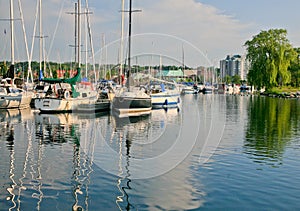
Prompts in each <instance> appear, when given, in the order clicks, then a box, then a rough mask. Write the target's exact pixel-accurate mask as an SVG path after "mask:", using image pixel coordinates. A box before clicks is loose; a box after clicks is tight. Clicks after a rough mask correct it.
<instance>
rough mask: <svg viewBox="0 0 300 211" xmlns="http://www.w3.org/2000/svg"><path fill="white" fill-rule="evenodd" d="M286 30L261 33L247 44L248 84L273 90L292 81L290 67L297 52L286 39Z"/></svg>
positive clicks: (271, 30)
mask: <svg viewBox="0 0 300 211" xmlns="http://www.w3.org/2000/svg"><path fill="white" fill-rule="evenodd" d="M286 35H287V31H286V30H285V29H270V30H268V31H261V32H260V33H259V34H258V35H255V36H254V37H253V39H252V40H248V41H247V42H246V43H245V46H246V48H247V59H248V60H249V62H250V70H249V74H248V82H249V83H250V84H252V85H254V86H257V87H258V88H262V87H264V86H265V87H266V88H267V89H268V88H272V87H274V86H278V85H285V84H288V83H290V81H291V72H290V71H289V69H288V68H289V66H290V65H291V62H293V61H294V60H295V59H296V58H297V55H298V54H297V52H296V51H295V50H294V49H293V48H292V45H291V44H290V43H289V41H288V39H287V38H286Z"/></svg>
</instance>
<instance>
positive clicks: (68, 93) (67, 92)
mask: <svg viewBox="0 0 300 211" xmlns="http://www.w3.org/2000/svg"><path fill="white" fill-rule="evenodd" d="M64 97H65V98H66V99H67V98H69V97H70V92H69V91H65V93H64Z"/></svg>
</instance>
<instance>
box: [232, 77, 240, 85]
mask: <svg viewBox="0 0 300 211" xmlns="http://www.w3.org/2000/svg"><path fill="white" fill-rule="evenodd" d="M241 80H242V79H241V76H240V75H234V76H233V77H232V83H234V84H240V83H241Z"/></svg>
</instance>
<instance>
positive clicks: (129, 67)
mask: <svg viewBox="0 0 300 211" xmlns="http://www.w3.org/2000/svg"><path fill="white" fill-rule="evenodd" d="M131 15H132V0H129V24H128V27H129V28H128V72H127V80H128V83H127V88H128V91H130V73H131V63H130V62H131V61H130V60H131V58H130V56H131Z"/></svg>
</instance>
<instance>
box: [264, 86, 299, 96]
mask: <svg viewBox="0 0 300 211" xmlns="http://www.w3.org/2000/svg"><path fill="white" fill-rule="evenodd" d="M297 91H300V88H299V87H298V88H296V87H290V86H282V87H273V88H271V89H269V90H267V92H268V93H270V94H282V93H295V92H297Z"/></svg>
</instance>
